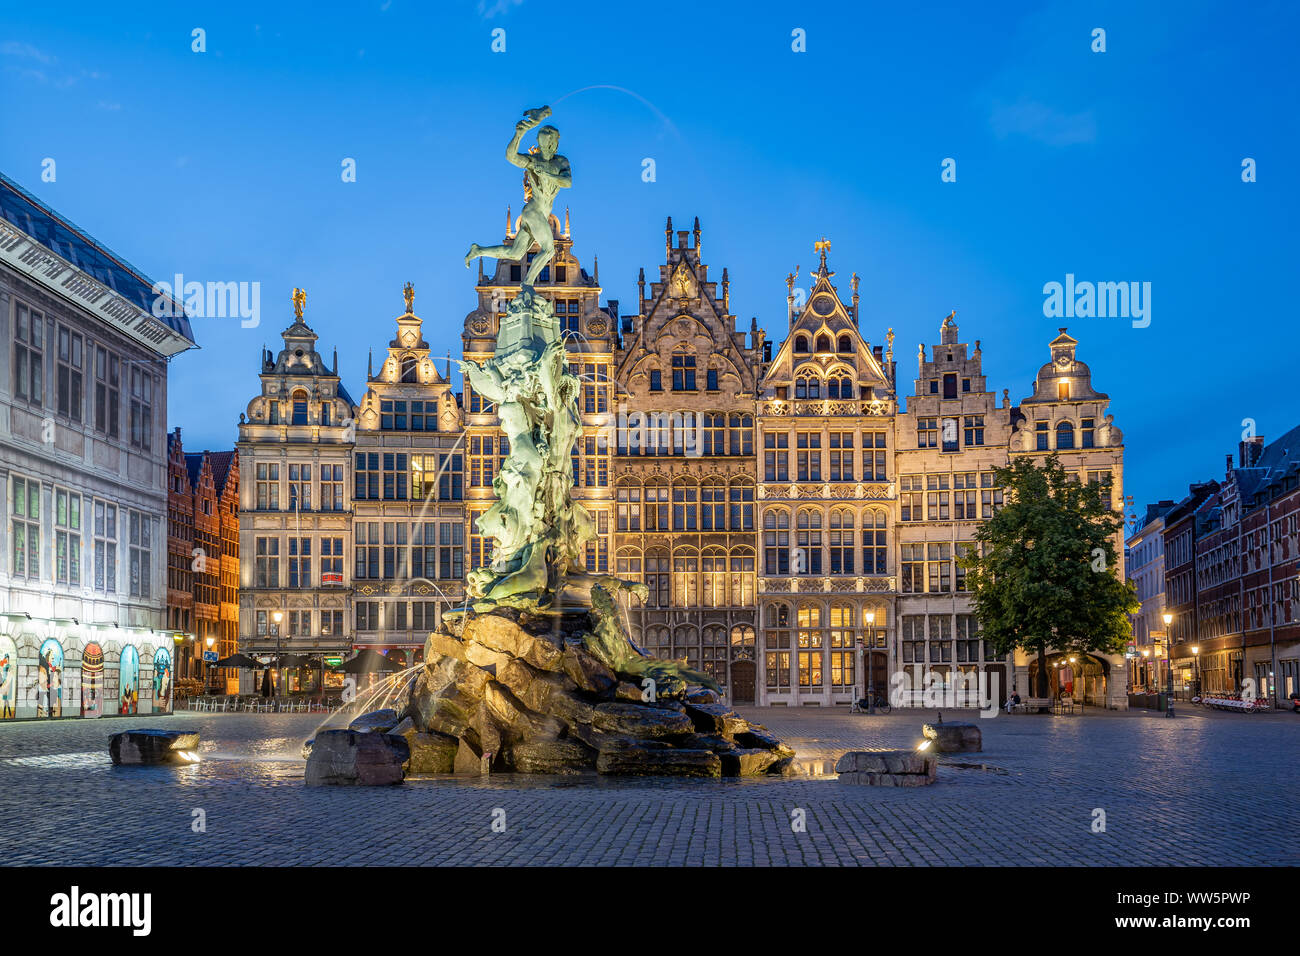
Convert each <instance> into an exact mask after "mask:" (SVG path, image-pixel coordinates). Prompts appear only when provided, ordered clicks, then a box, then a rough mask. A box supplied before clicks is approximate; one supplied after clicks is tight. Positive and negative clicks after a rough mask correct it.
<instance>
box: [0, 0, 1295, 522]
mask: <svg viewBox="0 0 1300 956" xmlns="http://www.w3.org/2000/svg"><path fill="white" fill-rule="evenodd" d="M124 6H128V5H105V4H102V3H89V2H81V0H68V2H65V3H63V4H61V5H60V6H59V16H57V17H51V16H49V14H48V11H44V10H43V9H42V8H41V7H39V6H31V5H27V6H26V7H22V6H13V5H11V7H10V9H9V10H7V11H6V16H5V24H4V29H3V31H2V32H0V97H2V99H3V103H4V108H3V111H0V169H3V170H4V171H5V172H6V173H7V174H8V175H10V176H11V177H13V178H14V179H16V180H18V181H19V182H20V183H22V184H23V185H25V186H27V187H28V188H29V189H31V190H32V191H33V192H34V193H36V194H37V195H38V196H40V197H41V198H42V199H44V200H45V201H47V202H49V203H50V204H51V205H53V206H54V207H55V208H56V209H58V210H59V211H60V212H62V213H63V214H64V215H66V216H68V217H69V218H71V219H72V220H73V221H74V222H77V223H78V224H80V225H81V226H82V227H83V228H85V229H86V230H87V231H89V232H90V233H91V234H92V235H94V236H96V237H97V238H99V239H100V240H101V241H103V242H105V243H106V244H107V245H109V246H110V247H111V248H112V249H114V250H115V251H117V252H118V253H119V254H121V255H122V256H124V257H125V258H127V259H128V260H130V261H131V262H133V263H135V264H136V265H137V266H138V267H140V268H141V269H143V270H144V271H145V272H146V273H148V274H150V275H151V276H153V277H154V278H157V279H162V278H168V277H170V276H172V275H173V274H174V273H176V272H181V273H184V275H185V276H186V277H187V278H191V279H199V280H203V281H207V280H213V281H250V282H252V281H256V282H260V283H261V286H262V320H261V325H260V327H258V328H253V329H243V328H240V327H239V323H238V321H237V320H233V319H211V320H199V321H197V322H196V324H195V333H196V336H197V338H198V340H199V344H200V345H201V346H202V349H201V351H194V352H190V353H187V354H185V355H182V356H180V357H179V358H178V359H176V360H175V362H174V364H173V367H172V373H171V374H172V378H171V388H170V397H169V402H170V407H169V409H168V421H169V423H170V424H171V425H172V426H176V425H180V426H181V427H182V429H183V434H184V438H185V445H186V447H187V449H190V450H197V449H201V448H205V447H207V448H213V449H216V448H221V447H230V446H231V444H232V443H233V442H234V440H235V437H236V431H235V426H236V423H237V421H238V417H239V413H240V412H241V411H243V410H244V408H245V406H246V404H247V402H248V400H249V399H250V398H251V397H252V396H253V395H254V394H255V393H256V390H257V382H256V374H257V362H258V349H259V348H260V347H261V346H262V345H264V344H265V345H267V346H269V347H272V348H278V346H279V336H278V333H279V331H280V330H281V329H282V328H284V327H285V326H286V325H288V323H289V321H290V319H291V315H292V312H291V306H290V300H289V294H290V290H291V289H292V288H293V286H295V285H299V286H303V287H304V288H306V290H307V292H308V296H309V298H308V309H307V311H308V321H309V322H310V324H311V325H312V327H313V328H314V329H315V330H316V331H317V332H318V333H319V334H320V336H321V345H322V349H323V351H325V352H326V354H328V353H329V350H330V349H332V348H334V347H336V346H337V348H338V350H339V354H340V364H341V371H342V372H343V374H344V379H345V382H346V383H347V385H348V387H349V389H350V391H351V392H352V393H353V396H354V397H359V396H360V394H361V393H362V392H363V390H364V389H363V382H364V377H365V354H366V351H367V349H369V348H371V347H374V348H377V349H382V348H383V346H384V344H385V343H386V342H387V340H388V339H389V338H390V337H391V336H392V332H393V328H394V325H393V319H394V318H395V317H396V315H397V314H398V313H399V312H401V311H402V299H401V286H402V284H403V283H404V282H406V281H408V280H409V281H412V282H414V283H415V286H416V290H417V298H416V311H417V312H418V313H419V314H420V315H421V316H423V318H424V320H425V335H426V338H427V339H429V341H430V344H431V345H432V346H433V348H434V350H435V351H436V352H437V353H443V352H446V351H448V350H451V351H453V352H455V351H456V350H458V348H459V335H460V331H461V325H462V322H463V319H464V316H465V314H466V313H467V312H468V311H470V310H471V309H472V308H473V307H474V293H473V273H467V272H466V270H465V268H464V266H463V265H462V262H461V257H462V256H463V255H464V252H465V249H466V248H467V246H468V244H469V243H470V242H471V241H479V242H486V241H494V240H496V239H497V238H499V235H500V233H501V231H502V225H503V222H504V212H505V205H506V203H507V202H509V203H512V204H513V205H514V207H515V209H516V211H517V210H518V207H519V204H520V202H521V196H520V187H519V176H518V175H517V171H516V170H514V169H513V168H511V167H509V166H507V165H506V164H505V162H504V160H503V158H502V155H501V154H502V151H503V147H504V145H505V143H506V141H507V140H508V139H509V136H510V133H511V130H512V127H513V124H514V122H515V120H516V119H517V118H518V116H519V114H520V112H521V111H522V110H523V109H525V108H527V107H533V106H539V105H541V104H543V103H550V104H553V105H554V106H555V109H556V112H555V116H554V118H553V119H552V120H551V122H553V123H554V124H555V125H556V126H558V127H559V128H560V130H561V133H562V136H563V139H562V141H561V151H562V152H564V153H565V154H566V155H568V156H569V157H570V158H571V160H572V162H573V168H574V188H573V189H572V190H570V191H568V192H567V193H566V194H564V196H563V201H565V202H567V204H568V205H569V206H570V207H571V209H572V217H573V232H574V238H575V246H574V251H575V253H576V254H577V255H578V256H579V258H580V259H581V260H582V261H583V263H584V265H586V267H587V268H588V269H589V270H590V268H591V257H592V255H593V254H596V255H599V257H600V276H601V280H602V283H603V285H604V289H605V295H606V296H607V297H609V298H616V299H620V300H621V301H622V302H623V304H624V305H623V307H624V311H628V310H629V309H630V308H631V306H632V303H633V301H634V299H635V295H636V275H637V269H638V268H639V267H641V266H644V267H645V268H646V270H647V272H648V273H649V274H651V275H654V274H655V267H656V266H657V264H658V263H659V262H660V261H661V259H662V255H663V252H662V245H663V224H664V218H665V216H666V215H669V214H671V215H672V216H673V217H674V220H675V224H676V226H677V228H689V225H690V222H691V218H692V217H693V216H696V215H698V216H699V217H700V219H701V222H702V225H703V229H704V253H705V259H706V260H707V261H708V263H709V264H710V265H711V267H712V275H713V277H715V278H717V277H720V276H721V272H722V267H723V266H727V267H728V268H729V269H730V274H731V279H732V286H731V289H732V299H731V301H732V308H733V311H735V312H736V314H737V315H738V316H739V317H740V322H741V325H742V327H743V328H748V325H749V318H750V316H757V317H758V320H759V323H760V325H762V326H764V327H765V328H766V329H767V330H768V333H769V335H770V336H772V337H774V338H779V337H780V336H781V335H782V334H783V331H784V324H785V284H784V276H785V275H786V273H787V272H789V271H790V270H791V269H792V268H793V266H795V265H796V264H799V265H801V266H802V267H803V269H802V273H801V276H802V277H806V276H807V273H808V268H809V265H810V264H812V263H814V262H815V256H814V253H813V251H812V243H813V242H814V240H816V239H818V238H820V237H821V236H822V235H825V236H827V237H829V238H830V239H831V241H832V243H833V246H832V251H831V260H830V261H831V265H832V268H834V269H836V270H837V272H838V273H839V274H838V277H837V280H836V281H837V283H838V284H839V286H840V290H841V294H842V295H843V296H844V297H845V298H847V297H848V294H849V289H848V278H849V274H850V273H851V272H853V271H857V272H858V273H859V274H860V275H861V276H862V288H861V291H862V325H863V329H864V333H865V334H866V336H867V337H868V338H869V339H871V340H872V341H875V342H881V341H882V340H883V338H884V332H885V329H886V327H889V326H892V327H893V328H894V330H895V332H896V333H897V336H898V338H897V341H896V358H897V359H898V361H899V378H900V380H901V381H903V382H908V383H910V380H911V378H912V376H913V375H914V374H915V373H914V365H913V364H912V363H913V362H914V360H915V353H916V345H917V343H918V342H922V341H924V342H926V343H927V344H928V343H932V342H934V341H936V340H937V338H938V331H937V330H938V326H939V323H940V321H941V320H942V318H943V317H944V316H945V315H946V314H947V313H948V312H949V311H950V310H951V309H956V310H957V321H958V323H959V325H960V326H961V329H962V337H963V338H964V339H966V340H968V341H973V340H974V339H976V338H978V339H981V340H982V343H983V349H984V357H985V371H986V373H987V375H988V377H989V382H990V385H991V387H993V388H995V389H997V390H998V391H999V392H1000V391H1001V389H1002V388H1010V389H1011V394H1012V398H1013V400H1017V399H1020V398H1024V397H1026V396H1027V395H1028V394H1029V390H1030V383H1031V381H1032V378H1033V375H1034V372H1035V371H1036V370H1037V368H1038V367H1039V366H1040V365H1041V364H1042V363H1043V362H1044V361H1046V360H1047V357H1048V352H1047V343H1048V341H1050V339H1051V338H1052V337H1053V336H1054V335H1055V334H1056V328H1057V326H1058V325H1060V324H1068V325H1069V328H1070V332H1071V334H1073V335H1074V336H1075V337H1077V338H1078V339H1079V340H1080V343H1081V344H1080V356H1081V358H1083V359H1084V360H1085V361H1087V362H1088V363H1089V364H1090V365H1091V366H1092V369H1093V372H1094V384H1095V385H1096V386H1097V387H1098V388H1100V389H1101V390H1103V391H1106V392H1108V393H1109V394H1110V396H1111V398H1112V407H1111V410H1112V412H1113V413H1114V414H1115V418H1116V423H1117V424H1118V425H1119V426H1120V427H1121V428H1122V429H1123V430H1124V432H1125V440H1126V443H1127V446H1128V448H1127V456H1126V464H1127V469H1128V471H1127V488H1126V491H1127V492H1128V493H1131V494H1133V495H1134V497H1135V499H1136V501H1137V502H1138V504H1139V506H1140V505H1141V504H1142V503H1143V502H1146V501H1150V500H1155V499H1157V498H1163V497H1171V498H1175V499H1176V498H1178V497H1180V496H1181V494H1182V493H1183V492H1185V490H1186V485H1187V483H1188V482H1189V481H1191V480H1196V479H1200V478H1203V477H1220V476H1221V474H1222V462H1223V455H1224V454H1225V453H1226V452H1228V451H1231V450H1235V448H1236V443H1237V441H1238V440H1239V438H1240V435H1241V431H1242V420H1243V419H1246V418H1250V419H1253V420H1254V421H1255V423H1256V428H1257V430H1258V432H1259V433H1260V434H1263V435H1265V436H1266V437H1272V436H1276V435H1279V434H1281V433H1282V432H1283V431H1285V430H1286V429H1288V428H1289V427H1291V426H1292V425H1294V424H1296V422H1297V421H1298V420H1300V414H1298V413H1300V402H1297V401H1296V400H1295V397H1294V395H1295V389H1294V384H1293V381H1292V380H1291V377H1290V374H1288V373H1289V369H1290V366H1291V365H1292V363H1293V361H1294V359H1293V357H1292V355H1291V354H1290V352H1291V349H1290V348H1289V347H1288V346H1289V345H1290V342H1291V335H1290V332H1291V330H1292V328H1293V327H1294V325H1295V321H1296V319H1295V316H1294V309H1295V307H1294V305H1293V303H1292V302H1291V301H1290V295H1289V291H1290V289H1291V285H1292V283H1293V281H1294V275H1295V271H1296V270H1295V259H1296V252H1297V240H1296V238H1295V235H1296V227H1295V224H1296V220H1297V216H1296V213H1297V200H1296V180H1295V173H1294V171H1293V170H1292V168H1291V166H1292V162H1293V157H1294V156H1295V155H1296V154H1297V147H1298V146H1300V143H1298V142H1297V140H1298V137H1297V110H1296V104H1297V102H1300V89H1297V87H1298V86H1300V84H1298V82H1297V72H1296V69H1295V67H1294V62H1295V57H1294V50H1293V40H1294V37H1295V36H1296V34H1297V29H1298V28H1300V15H1298V14H1297V12H1296V8H1295V6H1294V5H1291V4H1285V3H1269V2H1258V3H1251V4H1249V5H1245V6H1242V5H1230V4H1212V3H1195V2H1189V3H1168V4H1158V5H1157V4H1138V3H1088V4H1084V3H1046V4H1018V3H998V4H994V5H989V4H977V3H956V4H926V5H924V7H915V8H913V7H911V6H910V5H906V4H888V5H885V4H879V5H877V4H862V3H848V4H836V3H822V4H794V3H750V4H720V3H719V4H714V3H691V4H676V3H672V2H661V3H656V4H653V5H649V6H646V5H641V4H636V5H624V4H609V3H600V2H596V3H582V2H576V3H566V4H563V5H556V4H543V3H540V2H536V0H521V2H517V0H487V2H483V3H476V2H472V0H471V2H467V3H437V4H423V3H414V2H412V0H371V2H365V3H354V4H343V3H335V4H329V5H319V4H298V5H294V4H284V5H276V8H275V9H267V5H265V4H261V3H245V2H239V0H224V2H221V3H196V4H180V3H152V4H150V3H140V4H132V5H129V9H122V7H124ZM1097 27H1101V28H1103V29H1105V31H1106V52H1105V53H1094V52H1092V50H1091V44H1092V31H1093V29H1094V28H1097ZM195 28H202V29H203V30H205V31H206V40H207V52H205V53H195V52H192V50H191V43H192V39H191V37H192V33H191V31H192V30H193V29H195ZM497 28H502V29H504V30H505V31H506V34H505V37H506V51H505V52H504V53H494V52H492V50H491V43H492V31H493V30H495V29H497ZM795 29H801V30H803V31H805V33H806V38H807V40H806V46H807V50H806V52H803V53H796V52H793V51H792V49H791V44H792V37H791V34H792V31H793V30H795ZM47 157H49V158H53V159H55V161H56V164H57V166H56V169H57V180H56V181H55V182H53V183H46V182H42V181H41V163H42V160H43V159H45V158H47ZM344 157H351V158H354V159H355V160H356V162H357V181H356V182H355V183H344V182H342V180H341V177H340V168H341V167H340V164H341V162H342V160H343V158H344ZM646 157H650V158H653V159H654V160H655V164H656V172H657V179H656V181H655V182H652V183H647V182H643V181H642V177H641V171H642V160H643V159H644V158H646ZM947 157H951V158H953V159H955V160H956V163H957V181H956V182H955V183H944V182H941V180H940V172H941V169H940V164H941V162H942V161H943V160H944V159H945V158H947ZM1245 157H1251V158H1253V159H1255V160H1256V161H1257V164H1258V181H1257V182H1255V183H1249V184H1247V183H1243V182H1242V181H1241V163H1242V160H1243V158H1245ZM1066 273H1073V274H1075V275H1076V276H1077V277H1078V278H1079V279H1089V280H1093V281H1139V282H1150V283H1151V285H1152V314H1151V318H1152V321H1151V324H1150V326H1149V327H1147V328H1133V327H1132V323H1131V321H1130V320H1127V319H1123V318H1075V319H1072V320H1068V322H1060V321H1057V320H1055V319H1050V318H1046V317H1044V315H1043V298H1044V297H1043V292H1042V288H1043V285H1044V283H1046V282H1051V281H1058V282H1059V281H1064V278H1065V275H1066ZM1288 396H1291V397H1288Z"/></svg>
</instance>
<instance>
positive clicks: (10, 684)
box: [0, 637, 18, 720]
mask: <svg viewBox="0 0 1300 956" xmlns="http://www.w3.org/2000/svg"><path fill="white" fill-rule="evenodd" d="M17 708H18V645H17V644H15V643H14V639H13V638H12V637H0V720H13V719H14V712H15V711H16V710H17Z"/></svg>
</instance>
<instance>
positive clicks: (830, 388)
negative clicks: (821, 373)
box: [826, 374, 853, 399]
mask: <svg viewBox="0 0 1300 956" xmlns="http://www.w3.org/2000/svg"><path fill="white" fill-rule="evenodd" d="M826 395H827V397H828V398H844V399H849V398H852V397H853V380H852V379H850V378H849V377H848V376H847V375H843V374H841V375H832V376H831V378H830V381H828V382H827V383H826Z"/></svg>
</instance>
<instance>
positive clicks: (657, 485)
mask: <svg viewBox="0 0 1300 956" xmlns="http://www.w3.org/2000/svg"><path fill="white" fill-rule="evenodd" d="M644 516H645V521H644V522H642V524H643V525H644V527H643V528H642V530H644V531H667V530H669V529H668V482H667V481H665V480H664V479H663V478H650V479H648V480H647V481H646V483H645V511H644Z"/></svg>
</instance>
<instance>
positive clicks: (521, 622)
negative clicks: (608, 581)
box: [398, 601, 794, 777]
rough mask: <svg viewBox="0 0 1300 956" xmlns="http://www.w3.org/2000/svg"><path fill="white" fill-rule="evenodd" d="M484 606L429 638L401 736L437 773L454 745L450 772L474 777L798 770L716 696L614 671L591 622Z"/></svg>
mask: <svg viewBox="0 0 1300 956" xmlns="http://www.w3.org/2000/svg"><path fill="white" fill-rule="evenodd" d="M479 607H480V610H470V611H466V612H465V613H463V614H455V615H448V617H447V618H446V619H444V622H443V624H442V626H441V627H440V629H439V630H438V631H436V632H434V633H433V634H431V635H430V636H429V639H428V641H427V642H426V644H425V661H426V664H425V666H424V669H423V671H422V672H421V673H420V674H419V675H418V676H417V677H416V679H415V681H414V682H413V683H412V685H411V688H410V691H409V696H408V698H407V700H406V704H405V708H404V710H402V712H401V714H400V717H401V718H402V723H401V724H400V725H399V728H405V729H404V730H400V729H399V731H398V732H400V733H403V734H404V735H405V736H406V737H407V739H410V738H411V737H416V738H418V737H420V736H421V735H424V736H425V737H427V738H428V739H427V746H428V747H429V748H430V750H431V752H432V751H436V752H437V755H438V756H437V757H436V758H433V757H431V758H430V765H436V766H438V767H440V768H445V767H446V764H447V759H446V758H447V755H448V754H449V753H450V751H451V747H452V743H453V742H454V744H455V754H454V757H453V758H452V759H451V769H452V770H453V771H454V772H456V773H466V774H479V773H483V772H492V773H509V772H516V773H538V774H574V773H583V772H586V771H593V770H594V771H596V772H598V773H602V774H623V775H627V774H630V775H680V776H695V777H721V776H755V775H759V774H776V773H783V772H785V771H786V770H787V768H788V767H789V766H790V764H791V762H792V761H793V759H794V752H793V751H792V750H790V748H788V747H786V746H784V745H783V744H782V743H781V742H780V741H779V740H777V739H776V738H775V737H774V736H772V735H771V734H770V733H768V732H767V730H766V729H765V728H763V727H762V726H761V725H758V724H751V723H749V722H748V721H746V720H745V719H744V718H742V717H740V716H739V715H738V714H736V713H734V712H732V711H731V710H729V709H728V708H727V707H726V706H724V705H723V704H722V702H721V697H720V696H719V695H718V694H717V693H716V692H714V691H712V690H709V689H708V688H705V687H702V686H698V685H693V684H691V683H690V682H689V681H669V682H664V683H662V684H661V685H660V690H659V691H658V692H656V693H653V695H652V694H651V688H652V687H653V686H654V685H653V682H651V681H647V680H645V678H644V676H643V675H645V674H646V673H647V670H646V668H645V667H644V666H641V665H644V664H645V663H646V662H647V661H648V659H646V658H640V659H638V661H636V662H635V664H636V666H635V669H633V663H629V664H628V666H627V668H626V669H623V670H616V669H613V668H611V667H609V666H607V665H606V664H605V663H604V662H603V661H602V660H601V659H600V658H599V657H597V656H596V655H595V654H593V653H591V652H590V651H589V650H588V639H589V637H590V636H591V632H592V630H593V628H594V627H595V620H594V616H593V615H592V614H591V612H589V611H586V610H582V609H580V608H577V609H574V608H570V609H567V610H565V611H563V612H551V611H547V610H544V609H538V608H536V607H531V608H530V607H529V606H528V602H526V601H525V602H517V603H516V604H515V605H514V606H503V605H497V604H491V603H485V604H483V605H480V606H479ZM665 686H666V687H667V688H668V692H667V693H664V692H663V690H662V688H663V687H665ZM646 698H649V699H646ZM415 753H416V747H415V746H414V745H413V747H412V768H411V772H412V773H418V772H421V771H420V770H418V769H417V768H416V766H415V765H414V764H415V759H414V754H415ZM432 772H446V771H445V769H444V770H438V771H432Z"/></svg>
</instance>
